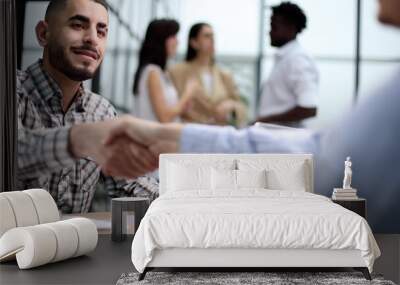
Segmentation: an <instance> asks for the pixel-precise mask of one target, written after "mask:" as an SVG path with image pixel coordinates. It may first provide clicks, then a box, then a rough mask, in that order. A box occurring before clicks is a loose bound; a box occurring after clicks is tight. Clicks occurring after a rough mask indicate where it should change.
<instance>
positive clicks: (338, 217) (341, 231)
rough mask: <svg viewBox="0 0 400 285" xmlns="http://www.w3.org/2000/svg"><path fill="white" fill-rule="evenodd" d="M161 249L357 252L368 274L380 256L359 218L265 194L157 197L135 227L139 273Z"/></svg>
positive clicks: (314, 198)
mask: <svg viewBox="0 0 400 285" xmlns="http://www.w3.org/2000/svg"><path fill="white" fill-rule="evenodd" d="M221 195H222V194H221ZM165 248H274V249H280V248H289V249H299V248H301V249H357V250H360V251H361V256H362V258H363V259H364V260H365V264H366V266H367V267H368V269H369V270H370V271H371V272H372V267H373V263H374V261H375V259H376V258H377V257H379V255H380V251H379V248H378V246H377V244H376V241H375V239H374V237H373V235H372V232H371V230H370V228H369V226H368V224H367V222H366V221H365V219H363V218H362V217H360V216H359V215H357V214H355V213H353V212H351V211H349V210H346V209H344V208H342V207H341V206H339V205H337V204H335V203H333V202H332V201H330V200H329V199H328V198H326V197H323V196H320V195H316V194H311V193H306V192H298V191H278V190H265V189H264V190H262V189H248V190H247V191H238V192H235V193H233V192H232V193H230V194H229V195H226V196H221V197H215V196H214V197H212V196H207V195H203V196H201V197H200V196H199V195H198V192H197V191H186V192H185V193H184V195H182V193H179V194H176V193H175V194H174V193H173V192H172V193H166V194H164V195H162V196H161V197H159V198H158V199H156V200H155V201H154V202H153V203H152V204H151V206H150V208H149V210H148V211H147V213H146V215H145V217H144V218H143V220H142V222H141V223H140V226H139V228H138V231H137V233H136V235H135V237H134V240H133V243H132V262H133V264H134V266H135V267H136V269H137V270H138V271H139V272H143V270H144V268H145V267H146V265H147V264H148V263H149V262H150V261H151V260H152V258H153V252H154V250H155V249H165Z"/></svg>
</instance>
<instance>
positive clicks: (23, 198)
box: [1, 191, 39, 227]
mask: <svg viewBox="0 0 400 285" xmlns="http://www.w3.org/2000/svg"><path fill="white" fill-rule="evenodd" d="M1 196H3V197H5V198H6V199H7V200H8V202H10V206H11V208H12V209H13V213H14V215H15V221H16V224H17V227H26V226H33V225H37V224H38V223H39V219H38V215H37V213H36V208H35V206H34V204H33V201H32V199H31V198H30V196H29V195H28V194H26V193H24V192H22V191H13V192H3V193H1Z"/></svg>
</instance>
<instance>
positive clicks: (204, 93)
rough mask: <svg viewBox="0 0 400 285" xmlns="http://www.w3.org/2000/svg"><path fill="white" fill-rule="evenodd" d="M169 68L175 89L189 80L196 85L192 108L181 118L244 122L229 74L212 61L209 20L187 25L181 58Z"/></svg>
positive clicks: (222, 123)
mask: <svg viewBox="0 0 400 285" xmlns="http://www.w3.org/2000/svg"><path fill="white" fill-rule="evenodd" d="M169 71H170V74H171V79H172V81H173V82H174V84H175V87H176V88H177V90H178V92H179V93H182V92H183V90H184V88H185V86H186V84H187V82H188V81H189V80H195V81H196V82H198V84H199V85H200V88H199V89H198V90H197V92H196V96H195V97H194V98H193V105H192V108H191V109H190V110H189V111H188V112H187V113H185V114H184V116H183V118H184V120H185V121H187V122H196V123H207V124H221V125H224V124H228V123H231V124H234V125H241V124H243V123H244V122H245V120H246V107H245V105H244V104H243V103H242V102H241V100H240V97H239V92H238V89H237V88H236V86H235V83H234V81H233V78H232V77H231V76H230V74H228V73H227V72H225V71H223V70H222V69H221V68H220V67H219V66H218V65H217V64H215V61H214V33H213V29H212V27H211V26H210V25H209V24H206V23H198V24H195V25H193V26H192V27H191V29H190V32H189V39H188V49H187V54H186V60H185V62H183V63H180V64H177V65H175V66H173V67H172V68H171V69H170V70H169Z"/></svg>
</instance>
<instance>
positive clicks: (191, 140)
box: [180, 124, 318, 153]
mask: <svg viewBox="0 0 400 285" xmlns="http://www.w3.org/2000/svg"><path fill="white" fill-rule="evenodd" d="M317 145H318V134H316V133H314V132H312V131H309V130H302V129H298V130H295V131H292V130H285V129H283V130H269V129H265V128H263V127H249V128H246V129H242V130H236V129H235V128H233V127H220V126H209V125H196V124H188V125H186V126H185V127H184V129H183V132H182V136H181V142H180V146H181V148H180V152H182V153H315V152H316V148H317Z"/></svg>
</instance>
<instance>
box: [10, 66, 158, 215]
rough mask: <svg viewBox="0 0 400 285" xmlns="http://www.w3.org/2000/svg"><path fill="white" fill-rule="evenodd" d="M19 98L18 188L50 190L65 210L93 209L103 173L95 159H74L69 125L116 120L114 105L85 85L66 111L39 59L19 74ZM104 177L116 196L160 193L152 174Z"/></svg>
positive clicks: (58, 204)
mask: <svg viewBox="0 0 400 285" xmlns="http://www.w3.org/2000/svg"><path fill="white" fill-rule="evenodd" d="M17 96H18V99H17V100H18V172H17V185H18V189H19V190H22V189H28V188H44V189H46V190H48V191H49V192H50V194H51V195H52V197H53V198H54V200H55V201H56V203H57V206H58V208H59V209H60V210H61V211H62V212H65V213H83V212H87V211H89V209H90V206H91V203H92V199H93V196H94V192H95V189H96V184H97V182H98V180H99V178H100V177H103V176H102V174H101V171H100V167H99V166H98V165H97V164H96V163H95V162H94V161H90V160H88V159H75V158H73V157H72V155H71V154H70V152H69V150H68V140H69V132H70V128H71V126H73V125H75V124H79V123H85V122H97V121H103V120H106V119H112V118H115V117H116V111H115V109H114V108H113V106H112V105H111V104H110V103H109V102H108V101H107V100H106V99H105V98H103V97H101V96H99V95H97V94H94V93H92V92H90V91H88V90H86V89H85V88H84V87H83V86H81V87H80V89H79V91H78V93H77V94H76V96H75V98H74V100H73V102H72V104H71V106H70V107H69V109H68V111H67V112H66V113H64V112H63V110H62V93H61V90H60V88H59V87H58V85H57V83H56V82H55V81H54V80H53V79H52V78H51V77H50V76H49V74H48V73H47V72H46V71H44V70H43V68H42V61H41V60H39V61H37V62H36V63H34V64H33V65H31V66H29V67H28V69H27V70H26V71H23V72H21V71H19V72H18V73H17ZM104 178H105V184H106V186H107V188H108V190H109V193H110V195H112V196H122V195H135V196H136V195H139V196H151V195H154V193H156V192H157V189H156V188H157V187H155V183H154V181H149V179H150V178H141V179H139V180H131V181H123V180H120V181H115V180H114V179H112V178H111V177H104ZM138 181H139V182H138ZM140 181H142V183H140Z"/></svg>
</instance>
